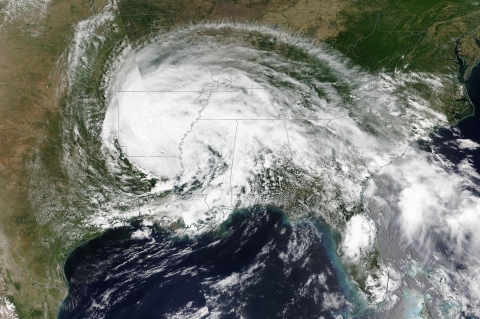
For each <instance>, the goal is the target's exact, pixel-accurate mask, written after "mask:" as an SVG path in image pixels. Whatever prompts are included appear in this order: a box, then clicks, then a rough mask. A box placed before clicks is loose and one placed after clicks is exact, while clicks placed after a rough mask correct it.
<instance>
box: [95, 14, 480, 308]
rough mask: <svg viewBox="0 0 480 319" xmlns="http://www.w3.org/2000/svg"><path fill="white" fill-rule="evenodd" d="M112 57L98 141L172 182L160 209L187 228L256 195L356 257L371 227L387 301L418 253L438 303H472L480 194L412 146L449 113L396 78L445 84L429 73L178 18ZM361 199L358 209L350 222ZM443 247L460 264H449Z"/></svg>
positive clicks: (274, 33) (267, 33)
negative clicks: (317, 225) (387, 69)
mask: <svg viewBox="0 0 480 319" xmlns="http://www.w3.org/2000/svg"><path fill="white" fill-rule="evenodd" d="M119 59H120V60H119V63H118V65H117V67H116V70H115V76H114V78H113V79H112V80H111V81H110V91H109V94H108V97H109V106H108V109H107V113H106V116H105V121H104V123H103V128H102V133H101V134H102V138H103V139H104V140H105V141H107V142H105V144H104V145H105V149H107V150H112V149H113V146H112V145H113V144H112V143H114V142H115V140H118V143H119V145H120V146H121V147H122V150H123V151H124V153H125V155H126V156H127V158H128V159H129V161H130V162H131V163H133V164H134V165H136V166H137V167H139V168H141V169H143V170H145V171H146V172H149V174H151V175H152V176H155V177H156V178H157V179H159V182H158V183H157V186H156V189H155V191H157V192H162V191H165V190H168V189H175V190H176V194H177V195H178V196H177V197H176V198H175V204H172V202H169V204H168V210H169V211H170V212H171V213H172V214H173V213H175V210H176V211H177V212H179V213H180V214H182V217H183V219H184V220H185V223H186V225H187V226H192V227H193V225H197V223H198V221H199V220H202V219H206V218H207V217H208V218H209V222H212V221H213V222H214V223H215V222H220V221H221V220H223V218H225V216H226V214H228V212H229V211H231V209H232V207H236V206H240V207H247V206H250V205H254V204H265V203H267V204H277V205H279V206H282V205H283V207H287V208H289V209H290V210H291V211H292V212H293V213H294V214H297V215H299V216H300V215H302V212H303V213H304V214H307V213H311V212H314V213H315V214H317V216H319V217H322V218H323V219H324V220H326V221H327V222H328V223H330V224H331V225H333V226H334V227H337V228H338V229H340V230H342V231H343V232H344V233H343V234H344V236H343V242H342V245H341V248H340V251H341V254H342V256H343V257H342V258H344V260H346V261H349V262H352V263H355V262H358V258H360V257H359V255H360V253H361V252H362V251H368V250H370V249H372V247H373V245H374V243H375V240H376V237H378V240H379V243H380V244H379V249H380V251H381V252H384V251H390V253H389V254H388V256H386V258H385V261H384V265H383V266H382V267H383V268H382V269H383V270H382V271H383V274H384V275H385V276H384V278H383V279H382V278H380V279H379V282H377V283H376V284H378V285H379V286H382V285H383V288H382V289H380V290H379V292H378V293H377V295H375V293H374V297H375V298H376V301H378V302H380V301H382V300H387V301H391V304H392V305H393V304H395V302H397V301H398V300H399V298H400V297H399V296H400V295H399V294H398V293H396V291H397V292H398V291H400V290H401V289H400V288H402V287H404V285H405V283H404V279H405V278H406V277H405V276H406V275H404V273H405V272H406V271H407V268H408V269H410V270H412V269H414V273H415V275H414V276H417V275H418V274H419V273H421V271H423V270H424V268H423V266H424V265H426V264H428V265H431V268H433V269H434V275H432V276H431V278H429V279H426V278H423V277H422V279H418V281H417V284H418V285H417V287H416V288H417V289H418V290H421V291H422V292H423V293H424V294H430V295H431V296H435V297H436V298H438V299H434V300H436V301H434V303H436V304H438V306H439V307H440V306H441V305H442V304H443V303H446V302H447V300H450V301H451V300H452V299H451V298H453V297H452V296H453V295H455V302H456V304H457V305H458V307H460V309H467V307H475V306H474V305H475V304H479V303H478V301H479V297H480V290H479V289H480V286H478V283H471V282H470V281H469V280H468V278H472V276H477V274H478V272H479V271H480V268H479V263H478V258H479V257H480V256H479V253H478V251H475V249H474V247H475V246H476V245H477V247H478V244H479V243H480V237H479V236H478V235H477V234H476V232H475V231H474V230H475V227H477V226H478V225H479V224H480V221H479V218H478V212H479V211H480V201H479V199H478V198H477V197H475V196H474V194H472V193H471V191H470V190H469V189H468V188H467V187H465V185H467V184H468V185H470V186H471V185H472V174H474V173H472V171H471V169H470V168H469V164H468V162H467V163H463V168H464V169H463V170H462V171H461V172H463V173H458V172H457V173H454V172H453V171H452V170H451V169H450V168H449V167H448V165H445V162H444V161H443V162H442V161H441V160H439V158H440V157H439V156H437V157H435V156H432V155H431V154H429V153H426V152H423V151H421V150H419V149H418V148H417V147H416V144H415V141H416V140H418V139H420V138H424V139H428V134H429V133H430V132H432V131H433V128H434V127H435V126H436V125H439V124H444V123H445V118H444V117H443V116H442V115H439V114H437V113H435V112H434V111H432V110H431V108H430V107H429V105H428V102H427V101H425V100H423V99H422V98H421V97H419V96H416V95H414V94H413V93H412V92H410V91H408V90H407V89H405V88H406V87H405V84H406V83H409V82H415V81H423V82H426V83H428V84H429V85H431V86H435V85H441V84H440V82H439V81H438V79H437V78H435V77H434V76H430V75H427V74H402V73H400V72H399V73H398V74H394V75H388V74H381V75H376V76H374V75H371V74H368V73H367V72H364V71H362V70H361V69H359V68H357V67H355V66H354V65H352V63H350V62H349V61H348V60H347V59H345V58H344V57H342V55H341V54H340V53H339V52H336V51H335V50H332V49H331V48H329V47H328V46H325V45H316V44H314V43H312V42H311V41H309V40H306V39H303V38H301V37H297V36H293V35H290V34H286V33H283V32H281V31H279V30H276V29H272V28H269V27H265V26H255V25H246V24H232V23H212V24H200V25H191V26H187V27H184V28H180V29H177V30H174V31H172V32H169V33H166V34H162V35H159V36H157V37H156V38H154V39H153V40H151V41H149V42H148V43H144V44H143V45H141V46H140V47H139V48H137V49H135V50H133V49H132V48H127V49H125V50H124V52H123V54H122V55H121V56H120V57H119ZM399 88H403V89H404V90H401V89H399ZM452 142H454V141H452ZM302 194H303V195H302ZM302 196H303V197H302ZM362 198H363V199H364V201H361V199H362ZM364 205H365V206H364ZM358 207H365V208H366V209H365V210H363V211H364V213H362V214H359V215H357V216H355V217H354V218H352V219H350V220H349V221H348V222H347V221H346V219H345V214H348V213H349V212H356V209H358ZM339 212H343V214H341V213H339ZM368 213H370V214H368ZM391 236H396V238H397V239H396V240H392V238H391ZM440 243H442V245H446V246H448V251H449V252H450V254H451V255H450V256H445V255H442V254H441V253H439V252H438V250H437V247H438V245H439V244H440ZM451 256H455V258H456V260H458V261H459V262H460V263H462V264H464V265H465V271H463V272H456V271H454V269H453V268H452V267H454V266H453V263H452V258H451ZM394 264H395V265H396V266H395V267H393V265H394ZM422 269H423V270H422ZM412 271H413V270H412ZM385 277H388V279H385ZM440 278H444V279H443V280H444V281H443V284H439V283H440V282H442V280H441V279H440ZM384 279H385V280H387V281H389V288H388V291H389V292H388V293H387V296H386V297H385V295H384V293H385V291H387V288H386V287H385V285H386V284H385V281H383V282H382V280H384ZM372 280H373V279H372ZM477 282H478V281H477ZM374 284H375V283H372V285H374ZM376 284H375V285H376ZM378 285H377V286H378ZM372 287H373V286H372ZM434 287H437V288H434ZM438 287H440V288H438ZM372 289H373V288H372ZM455 289H457V292H458V289H460V290H462V289H463V290H462V293H460V294H458V293H454V290H455ZM385 298H386V299H385ZM387 304H388V303H387ZM387 308H388V307H387ZM469 309H470V310H471V309H473V308H469ZM477 311H478V309H477Z"/></svg>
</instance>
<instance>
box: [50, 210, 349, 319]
mask: <svg viewBox="0 0 480 319" xmlns="http://www.w3.org/2000/svg"><path fill="white" fill-rule="evenodd" d="M65 275H66V278H67V280H68V285H69V294H68V297H67V298H66V300H65V301H64V303H63V305H62V308H61V310H60V313H59V318H61V319H63V318H69V319H73V318H89V319H90V318H115V319H122V318H206V317H208V316H209V315H213V316H214V317H216V318H262V319H263V318H312V319H313V318H315V319H318V318H321V316H323V317H324V318H332V317H334V315H335V314H339V313H342V312H347V311H349V310H350V309H351V305H350V303H349V302H348V299H349V298H348V296H349V295H350V293H349V284H348V283H347V281H346V277H345V273H344V272H343V269H342V268H341V266H340V264H339V263H338V260H336V255H335V241H334V239H333V234H332V233H330V231H329V230H328V229H326V228H324V227H323V226H322V225H318V224H312V223H302V224H298V225H290V224H289V223H288V222H287V221H286V219H285V216H284V214H283V213H282V212H280V211H278V210H277V209H274V208H260V207H256V208H252V209H249V210H244V211H241V212H237V213H235V214H233V215H232V216H231V218H230V219H229V220H228V221H227V222H225V223H224V224H223V225H222V229H221V231H218V232H217V233H210V234H205V235H203V236H200V237H198V238H195V239H182V240H179V239H172V238H169V237H168V236H166V235H165V234H164V233H162V231H161V230H159V229H155V228H153V227H145V226H141V225H132V226H129V227H122V228H115V229H110V230H107V231H106V232H105V233H104V234H103V235H102V236H100V237H97V238H95V239H93V240H91V241H89V242H87V243H85V244H84V245H82V246H81V247H78V248H77V249H75V250H74V251H73V252H72V253H71V255H70V256H69V257H68V259H67V261H66V263H65Z"/></svg>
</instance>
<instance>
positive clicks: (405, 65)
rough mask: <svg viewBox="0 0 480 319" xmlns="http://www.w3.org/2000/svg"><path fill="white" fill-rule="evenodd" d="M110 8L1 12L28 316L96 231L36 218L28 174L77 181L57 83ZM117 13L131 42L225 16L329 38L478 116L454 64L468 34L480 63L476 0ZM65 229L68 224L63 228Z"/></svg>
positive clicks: (6, 226) (61, 216)
mask: <svg viewBox="0 0 480 319" xmlns="http://www.w3.org/2000/svg"><path fill="white" fill-rule="evenodd" d="M104 5H105V1H104V0H97V1H86V0H71V1H53V2H50V3H49V4H48V5H47V7H46V8H44V9H38V10H40V11H38V10H37V9H35V10H37V11H35V10H33V9H32V10H24V11H21V12H20V13H18V16H15V17H11V16H9V15H7V14H5V13H3V18H4V19H5V22H4V23H3V24H2V26H1V29H0V39H1V40H0V41H1V43H2V46H1V49H0V70H1V71H0V137H1V141H2V144H1V148H0V180H1V182H0V228H1V229H0V231H1V234H0V294H1V295H3V296H8V297H9V299H10V300H11V301H12V302H13V303H14V304H15V306H16V307H17V310H18V314H19V317H20V318H55V317H56V313H57V310H58V306H59V304H60V303H61V301H62V300H63V298H64V297H65V294H66V292H67V290H66V286H65V283H64V278H63V262H64V260H65V256H66V255H67V254H68V252H69V251H70V250H71V249H73V248H74V247H75V246H76V245H78V244H79V243H81V242H82V241H84V240H85V239H88V238H91V237H93V236H95V235H97V234H98V232H99V231H100V230H99V229H91V228H82V227H81V226H82V225H75V224H74V223H73V222H72V223H71V224H68V223H66V221H67V220H68V221H70V220H71V219H68V218H67V216H66V214H69V211H66V210H62V209H58V211H54V214H55V218H52V219H50V220H48V221H45V220H42V219H41V218H40V217H39V215H38V211H39V208H38V207H39V206H41V205H42V203H41V202H39V199H38V198H32V197H31V194H30V188H31V187H32V185H31V183H32V179H31V175H30V174H29V172H30V170H29V167H30V166H31V165H32V163H35V162H36V161H42V162H43V163H46V164H47V165H46V166H44V167H46V169H45V170H44V171H43V172H42V174H44V176H46V177H47V178H48V179H49V180H50V181H52V183H53V184H54V185H55V186H56V189H57V190H62V191H63V192H64V194H65V193H69V192H70V191H71V190H70V188H69V185H72V184H75V182H76V181H74V180H69V178H71V177H69V176H67V175H66V174H65V173H64V172H63V171H62V168H61V166H60V164H59V162H58V156H59V154H61V152H62V149H61V148H62V145H61V144H62V143H61V127H62V111H63V104H64V102H65V95H64V93H65V91H63V90H61V89H60V88H61V86H60V85H59V81H61V80H62V78H60V77H59V74H61V71H62V70H61V67H62V65H64V61H65V56H63V58H61V56H62V54H63V53H64V52H65V50H66V49H67V47H68V44H69V43H70V41H71V37H72V35H73V25H74V24H75V23H77V22H79V21H81V20H83V19H85V18H87V17H88V16H91V15H93V14H95V13H96V12H98V11H99V10H101V8H102V7H103V6H104ZM118 8H119V12H120V18H121V21H122V23H123V25H124V27H125V32H126V34H127V35H128V38H129V40H130V42H131V43H132V44H134V45H135V43H139V42H140V41H141V40H142V39H145V38H147V37H148V36H149V35H150V34H152V33H153V32H158V31H159V30H168V29H170V28H174V27H175V26H178V25H183V24H186V23H190V22H200V21H205V20H215V21H218V20H222V19H228V20H234V21H249V22H253V23H268V24H272V25H276V26H279V27H281V28H284V29H287V30H289V31H292V32H298V33H300V34H303V35H305V36H308V37H311V38H313V39H315V40H317V41H326V42H327V43H329V44H330V45H331V46H332V47H333V48H335V49H337V50H339V51H340V52H342V53H343V54H344V55H346V56H347V57H349V58H350V59H351V60H352V62H353V63H355V64H358V65H360V66H362V67H363V68H365V69H367V70H369V71H370V72H377V73H378V72H385V73H392V74H395V72H396V71H397V70H401V71H403V72H415V73H430V74H435V75H436V76H438V77H439V78H440V79H441V80H442V83H443V87H442V90H441V91H432V88H430V87H428V86H426V85H423V86H422V85H418V86H416V87H413V88H411V89H414V90H417V91H418V92H420V93H421V94H423V96H424V97H425V98H426V99H427V100H429V101H430V102H431V105H433V106H434V107H435V108H436V109H437V110H438V111H440V112H442V113H444V114H446V115H447V117H448V119H449V120H450V121H451V122H455V121H456V120H458V119H459V118H461V116H462V113H463V115H465V114H468V112H469V111H471V109H470V108H471V106H470V105H469V103H468V101H467V102H460V103H459V102H452V100H455V99H462V98H464V97H465V96H464V94H465V93H464V89H463V86H462V85H461V84H459V83H458V79H457V68H458V66H457V65H456V64H455V63H453V62H452V61H451V60H449V59H455V56H454V52H453V46H454V42H455V40H457V39H460V45H461V56H462V57H463V58H464V59H465V60H466V61H468V64H469V66H470V67H469V69H468V70H470V69H471V66H473V65H474V64H475V63H477V62H478V60H479V57H480V47H479V40H478V39H480V31H479V30H480V29H479V28H480V22H479V21H478V16H480V6H479V5H477V4H476V3H475V2H473V1H470V2H468V1H467V2H465V1H464V0H461V1H456V0H449V1H439V0H436V1H433V0H430V1H421V2H420V1H413V0H401V1H395V2H391V1H387V0H380V2H378V1H370V0H362V1H346V0H339V1H326V0H320V1H311V0H310V1H309V0H298V1H288V2H287V1H245V0H238V1H196V0H193V1H180V2H179V1H173V0H166V1H151V0H123V1H119V2H118ZM110 50H113V48H110ZM109 53H110V52H108V51H107V52H104V53H103V54H104V55H105V56H108V54H109ZM59 61H60V62H59ZM62 61H63V63H62ZM468 70H467V73H468ZM101 75H102V74H100V75H99V76H97V77H96V78H94V79H93V80H94V82H93V85H98V84H99V83H100V82H99V81H101ZM95 81H97V82H95ZM49 196H50V197H49ZM59 196H63V195H62V192H60V191H57V192H50V190H47V189H45V196H44V198H43V200H44V201H55V200H56V198H54V197H59ZM74 203H75V204H71V205H72V207H69V209H71V210H77V211H82V207H81V205H82V201H80V200H79V201H74ZM59 224H62V225H63V226H62V227H63V228H62V231H61V232H59V231H58V225H59ZM65 225H66V226H65ZM79 226H80V227H79ZM79 228H80V230H79ZM68 229H71V230H72V231H73V230H75V232H72V233H71V232H69V231H68ZM72 234H74V235H72Z"/></svg>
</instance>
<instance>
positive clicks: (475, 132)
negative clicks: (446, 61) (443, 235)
mask: <svg viewBox="0 0 480 319" xmlns="http://www.w3.org/2000/svg"><path fill="white" fill-rule="evenodd" d="M463 63H465V62H463ZM465 69H466V68H465V67H461V66H460V67H459V81H460V82H461V83H464V84H465V87H466V89H467V93H468V97H469V99H470V102H471V103H472V104H473V106H474V112H473V114H472V115H470V116H467V117H465V118H463V119H461V120H460V121H459V122H458V123H457V124H456V125H453V126H448V127H444V128H441V129H439V130H437V131H436V132H435V133H433V134H432V136H431V137H432V142H431V143H426V144H423V145H422V148H423V149H424V150H427V151H432V150H433V151H434V152H435V153H438V154H441V155H442V156H445V158H446V159H447V160H448V161H449V162H451V163H452V164H454V165H459V164H460V163H462V162H465V161H467V162H469V163H470V164H471V166H472V167H473V168H474V170H475V171H476V173H477V174H480V147H479V146H480V63H477V64H476V65H475V66H474V67H473V69H472V71H471V72H470V74H469V75H468V78H467V79H464V72H465ZM462 140H470V141H472V142H474V143H476V144H479V146H477V147H475V146H474V145H472V147H470V148H468V147H462V143H461V142H460V141H462ZM472 177H473V176H472ZM473 178H474V177H473ZM476 182H477V183H480V180H479V179H477V180H476ZM471 191H472V192H474V193H475V194H477V195H479V196H480V194H478V192H477V191H475V190H474V189H471Z"/></svg>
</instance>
